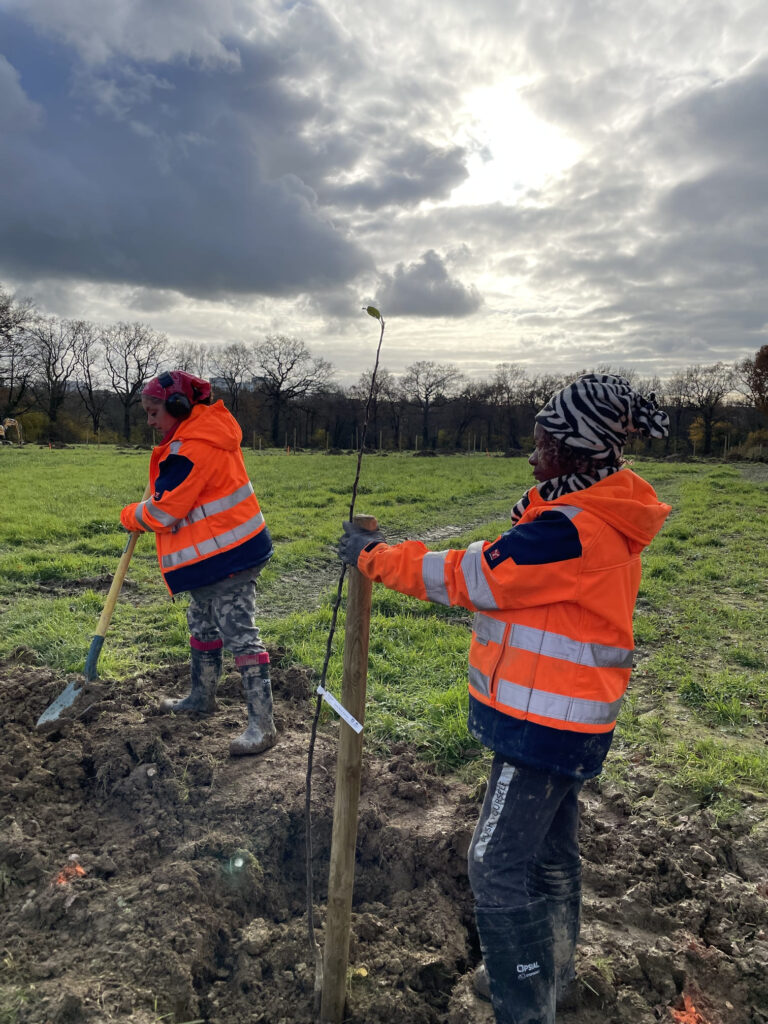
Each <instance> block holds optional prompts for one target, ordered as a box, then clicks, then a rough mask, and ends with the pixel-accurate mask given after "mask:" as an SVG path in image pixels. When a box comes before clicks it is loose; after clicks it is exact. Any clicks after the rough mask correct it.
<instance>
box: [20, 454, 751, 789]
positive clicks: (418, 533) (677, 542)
mask: <svg viewBox="0 0 768 1024" xmlns="http://www.w3.org/2000/svg"><path fill="white" fill-rule="evenodd" d="M245 454H246V463H247V465H248V469H249V472H250V474H251V477H252V479H253V482H254V486H255V488H256V492H257V494H258V495H259V499H260V501H261V504H262V507H263V509H264V512H265V514H266V516H267V521H268V523H269V527H270V530H271V532H272V535H273V538H274V540H275V551H276V553H275V557H274V559H273V560H272V562H271V563H270V564H269V566H268V567H267V568H266V570H265V571H264V573H263V574H262V577H261V579H260V583H259V604H260V608H261V609H262V611H261V614H260V620H259V622H260V625H261V626H262V629H263V633H264V637H265V640H266V642H267V644H268V645H269V646H272V647H280V648H282V649H284V650H285V652H286V657H287V659H288V660H289V661H292V662H299V663H302V664H305V665H307V666H310V667H311V668H313V669H314V670H315V672H316V673H318V674H319V672H320V669H321V666H322V662H323V655H324V652H325V646H326V638H327V630H328V625H329V622H330V617H331V602H332V599H333V596H334V595H335V585H334V584H335V580H337V579H338V572H339V563H338V560H337V558H336V555H335V545H336V540H337V538H338V536H339V533H340V523H341V520H342V519H344V518H347V515H348V511H349V497H350V491H351V485H352V480H353V478H354V472H355V465H356V458H355V456H352V455H345V456H326V455H322V454H313V455H303V454H299V455H291V456H287V455H285V454H284V453H282V452H280V453H277V452H270V453H264V454H261V453H256V452H246V453H245ZM147 464H148V452H147V451H139V450H132V449H117V448H112V447H110V448H107V447H103V448H93V447H91V448H73V449H65V450H53V451H51V450H49V449H35V448H32V447H26V448H23V449H3V450H2V451H0V471H2V474H3V480H4V483H5V485H6V486H5V494H6V502H5V507H4V515H3V516H2V519H0V611H1V612H2V617H3V630H2V633H0V657H4V656H7V655H8V654H9V653H10V652H11V651H13V650H14V648H16V647H18V646H24V647H27V648H30V649H31V650H33V651H34V652H36V654H37V656H38V658H39V660H40V661H41V663H45V664H48V665H50V666H52V667H53V668H55V669H57V670H58V671H60V672H61V673H62V675H65V674H66V673H68V672H75V671H79V670H81V669H82V666H83V663H84V659H85V655H86V653H87V649H88V645H89V643H90V638H91V635H92V633H93V631H94V629H95V626H96V623H97V621H98V618H99V615H100V613H101V608H102V606H103V602H104V599H105V594H106V590H105V588H104V586H103V584H102V586H101V588H100V589H94V587H96V586H97V584H96V583H95V582H94V581H96V580H99V579H100V578H103V577H105V576H111V574H112V573H113V572H114V569H115V567H116V565H117V562H118V560H119V557H120V553H121V551H122V548H123V545H124V542H125V534H124V533H123V532H122V530H120V528H119V526H118V516H119V510H120V508H121V507H122V505H124V504H125V503H127V502H129V501H135V500H137V499H138V498H139V497H140V495H141V493H142V491H143V489H144V485H145V475H146V469H147ZM634 468H635V469H636V470H637V471H638V472H639V473H640V474H641V475H642V476H644V477H646V479H648V480H649V481H650V482H651V483H652V484H653V485H654V486H655V487H656V488H657V490H658V492H659V495H660V497H662V498H663V499H664V500H666V501H667V502H668V503H669V504H671V505H672V506H673V512H672V515H671V516H670V519H669V520H668V522H667V524H666V525H665V527H664V529H663V531H662V533H661V534H660V536H659V537H658V538H657V539H656V540H655V542H654V543H653V544H652V545H651V547H650V549H649V550H647V551H646V552H645V554H644V559H643V560H644V575H643V582H642V586H641V590H640V596H639V600H638V609H637V614H636V630H635V632H636V644H637V648H638V650H637V664H636V670H635V673H634V675H633V680H632V683H631V688H630V693H629V695H628V698H627V700H626V701H625V705H624V708H623V710H622V714H621V717H620V720H619V726H618V729H617V736H616V740H615V742H614V747H613V749H612V752H611V754H610V755H609V762H608V765H607V769H608V771H609V773H613V775H614V777H619V776H621V777H623V778H625V779H627V780H628V783H627V784H628V785H629V784H630V783H631V780H630V778H629V774H631V773H629V774H628V773H627V772H626V771H625V770H624V768H622V767H621V766H622V765H623V764H624V763H625V762H626V761H627V758H628V757H629V758H631V759H635V760H636V759H637V758H641V759H642V760H643V761H644V762H645V763H647V764H649V765H654V766H655V767H656V769H657V770H658V771H660V772H663V774H664V777H665V779H666V780H667V782H669V783H671V784H672V785H674V786H675V787H677V788H678V789H679V790H680V791H681V792H683V791H685V792H687V793H689V794H693V796H694V798H696V799H700V800H701V801H704V802H709V803H714V804H717V805H718V806H720V807H721V808H725V807H729V806H733V805H734V801H737V800H738V794H739V791H740V787H751V788H752V789H754V790H755V791H756V792H758V793H760V794H763V797H765V796H766V795H768V778H767V777H766V766H765V758H766V755H765V741H766V737H768V616H766V614H765V592H766V587H767V586H768V516H767V515H766V513H767V512H768V483H766V481H765V480H761V479H760V478H759V477H757V478H755V479H748V478H747V476H746V475H745V474H743V473H741V472H740V471H739V469H738V468H736V467H732V466H721V465H717V464H714V463H663V462H652V461H640V460H638V461H637V463H636V465H635V467H634ZM530 482H531V478H530V469H529V467H528V466H527V463H526V460H525V459H504V458H501V457H491V458H488V457H485V456H472V457H467V456H456V457H453V458H437V459H414V458H413V457H411V456H405V455H390V456H386V457H384V456H379V455H373V456H366V459H365V460H364V462H363V473H362V478H361V483H360V488H359V497H358V502H357V508H356V511H358V512H371V513H373V514H375V515H376V516H377V517H378V518H379V521H380V525H381V527H382V528H383V530H384V531H385V533H386V535H387V537H388V539H391V540H393V541H397V540H401V539H403V538H405V537H427V538H431V539H430V541H429V543H430V546H431V547H433V548H437V549H439V548H445V547H449V546H450V547H457V546H461V547H463V546H466V544H468V543H470V542H471V541H473V540H477V539H481V538H485V537H488V538H490V537H493V536H495V535H496V534H498V533H499V532H501V531H502V530H504V529H506V528H507V526H508V522H509V519H508V516H509V509H510V507H511V505H512V504H513V503H514V502H515V501H516V500H517V498H518V497H519V496H520V494H521V493H522V491H523V490H524V489H525V487H527V486H529V484H530ZM185 607H186V598H185V597H181V598H180V599H178V600H177V601H175V602H171V601H170V600H169V598H168V594H167V592H166V590H165V588H164V586H163V584H162V582H161V579H160V574H159V571H158V568H157V563H156V558H155V553H154V543H153V539H152V538H151V537H142V538H141V539H140V541H139V544H138V545H137V549H136V553H135V555H134V558H133V561H132V563H131V567H130V570H129V573H128V582H127V585H126V588H125V590H124V593H123V595H122V596H121V599H120V602H119V603H118V607H117V609H116V611H115V614H114V616H113V620H112V623H111V625H110V629H109V633H108V636H107V641H106V643H105V645H104V648H103V651H102V654H101V658H100V661H99V668H100V672H101V674H102V675H103V676H114V677H117V678H120V677H124V676H128V675H132V674H134V673H136V672H138V671H140V670H141V669H147V668H156V667H159V666H162V665H165V664H168V663H169V662H179V661H183V660H185V659H186V657H187V654H188V636H187V627H186V619H185ZM469 621H470V617H469V614H468V613H467V612H465V611H463V610H461V609H445V608H442V607H439V606H431V605H427V604H424V603H422V602H419V601H416V600H413V599H411V598H407V597H403V596H402V595H399V594H395V593H392V592H389V591H386V590H384V589H383V588H381V587H376V588H374V600H373V609H372V620H371V641H370V669H369V685H368V705H367V711H366V716H367V717H366V734H367V742H368V743H369V744H370V745H371V746H373V747H375V748H378V749H386V748H388V747H390V746H391V745H393V744H395V743H403V742H405V743H408V744H411V745H412V746H413V747H414V748H415V749H416V750H417V751H418V752H419V753H420V755H421V756H423V757H424V758H426V759H428V760H431V761H432V762H434V763H435V765H437V766H438V767H439V768H440V769H442V770H447V769H456V768H458V767H461V766H463V765H466V763H467V761H468V760H471V759H473V758H475V757H476V756H477V754H478V752H479V751H478V748H477V745H476V744H475V743H474V741H473V740H472V739H471V737H469V736H468V734H467V731H466V724H465V720H466V708H467V695H466V656H467V650H468V645H469V629H468V625H469ZM343 628H344V610H343V608H342V612H341V615H340V617H339V625H338V630H337V640H336V644H335V648H334V653H333V657H332V660H331V663H330V668H329V675H328V683H329V686H330V688H331V689H332V690H335V691H336V692H338V689H339V684H340V675H341V642H342V637H343ZM324 714H326V715H327V717H329V718H330V717H331V713H330V712H327V713H326V712H324Z"/></svg>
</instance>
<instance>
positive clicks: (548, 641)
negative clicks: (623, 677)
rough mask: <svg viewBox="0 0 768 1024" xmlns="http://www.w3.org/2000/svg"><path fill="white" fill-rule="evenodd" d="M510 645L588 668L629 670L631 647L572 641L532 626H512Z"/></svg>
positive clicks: (631, 659)
mask: <svg viewBox="0 0 768 1024" xmlns="http://www.w3.org/2000/svg"><path fill="white" fill-rule="evenodd" d="M509 646H510V647H517V648H519V649H520V650H521V651H532V652H533V653H534V654H543V655H545V656H546V657H548V658H558V659H559V660H560V661H570V662H572V663H573V664H574V665H588V666H589V667H590V668H632V664H633V654H634V651H633V650H632V649H630V648H626V647H609V646H608V644H594V643H589V642H587V641H585V642H581V641H579V640H571V638H570V637H568V636H563V635H562V634H561V633H548V632H547V631H546V630H543V629H535V628H534V627H533V626H519V625H513V626H512V631H511V633H510V634H509Z"/></svg>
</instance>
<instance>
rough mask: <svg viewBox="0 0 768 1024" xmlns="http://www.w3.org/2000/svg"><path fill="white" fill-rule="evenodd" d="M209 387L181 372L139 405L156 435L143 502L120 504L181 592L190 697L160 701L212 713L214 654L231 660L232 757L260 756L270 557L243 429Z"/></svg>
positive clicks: (265, 718)
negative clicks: (264, 583)
mask: <svg viewBox="0 0 768 1024" xmlns="http://www.w3.org/2000/svg"><path fill="white" fill-rule="evenodd" d="M210 402H211V385H210V383H209V382H208V381H206V380H201V379H200V378H199V377H194V376H192V375H191V374H189V373H185V372H183V371H181V370H174V371H173V372H172V373H164V374H161V375H160V376H159V377H155V378H154V379H153V380H151V381H150V382H149V383H148V384H147V385H146V387H145V388H144V390H143V392H142V396H141V404H142V406H143V407H144V411H145V412H146V414H147V423H148V425H149V426H150V427H152V429H153V430H157V431H158V432H159V433H160V434H161V441H160V444H159V445H158V446H157V447H156V448H155V449H154V450H153V452H152V458H151V460H150V465H149V482H150V495H149V497H148V498H147V500H145V501H141V502H138V503H134V504H131V505H126V507H125V508H124V509H123V511H122V513H121V514H120V521H121V522H122V524H123V526H124V527H125V529H126V530H129V531H151V532H153V533H154V534H155V540H156V543H157V555H158V560H159V562H160V570H161V572H162V574H163V578H164V579H165V583H166V586H167V587H168V590H169V591H170V593H171V594H178V593H180V592H182V591H189V596H190V601H189V608H188V610H187V622H188V624H189V630H190V638H189V641H190V648H191V649H190V671H189V674H190V682H191V688H190V692H189V694H188V695H187V696H186V697H184V698H183V699H179V700H176V699H171V698H169V699H166V700H163V701H162V702H161V705H160V706H161V708H162V709H163V710H164V711H170V712H174V713H176V714H189V713H197V714H203V715H205V714H210V712H212V711H213V710H215V707H216V702H215V695H216V688H217V686H218V682H219V678H220V676H221V670H222V648H224V647H226V648H227V649H228V650H230V651H231V652H232V654H234V656H235V665H236V666H237V668H238V669H239V670H240V673H241V675H242V680H243V691H244V693H245V699H246V703H247V706H248V725H247V728H246V729H245V731H244V732H243V733H242V735H240V736H238V737H237V738H236V739H234V740H232V742H231V744H230V753H231V754H232V755H233V756H235V755H241V754H259V753H261V752H262V751H263V750H266V749H267V748H269V747H271V746H272V745H273V744H274V742H275V738H276V735H277V734H276V731H275V724H274V721H273V718H272V690H271V685H270V680H269V655H268V653H267V651H266V648H265V647H264V644H263V643H262V642H261V638H260V635H259V630H258V627H257V626H256V625H255V624H254V617H255V592H256V578H257V577H258V575H259V573H260V572H261V570H262V568H263V567H264V565H265V564H266V562H267V561H268V560H269V558H271V556H272V540H271V538H270V535H269V530H268V529H267V526H266V523H265V522H264V516H263V515H262V513H261V509H260V508H259V502H258V500H257V498H256V495H255V493H254V490H253V485H252V484H251V482H250V480H249V479H248V473H247V470H246V468H245V463H244V462H243V456H242V453H241V451H240V442H241V440H242V431H241V430H240V427H239V426H238V424H237V421H236V420H235V418H234V417H233V416H232V414H231V413H230V412H229V411H228V410H227V409H226V408H225V407H224V404H223V403H222V402H220V401H219V402H216V403H214V404H213V405H211V404H210Z"/></svg>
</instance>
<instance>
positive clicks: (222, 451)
mask: <svg viewBox="0 0 768 1024" xmlns="http://www.w3.org/2000/svg"><path fill="white" fill-rule="evenodd" d="M242 436H243V435H242V431H241V430H240V427H239V426H238V423H237V420H236V419H235V418H234V416H232V414H231V413H230V412H229V411H228V410H227V409H226V408H225V406H224V404H223V402H216V403H215V404H214V405H195V406H193V408H192V412H191V414H190V416H189V417H188V419H186V420H182V421H181V422H180V424H179V426H178V428H177V429H176V431H175V433H174V434H173V435H172V436H171V438H170V440H168V441H167V442H165V443H161V444H160V445H158V446H157V447H156V448H155V449H154V450H153V452H152V458H151V460H150V465H149V482H150V485H151V488H152V496H151V497H150V498H148V499H147V500H146V501H142V502H138V503H134V504H132V505H127V506H126V507H125V508H124V509H123V511H122V513H121V515H120V520H121V522H122V524H123V526H124V527H125V528H126V530H142V531H144V530H147V531H152V532H153V533H155V535H156V538H155V539H156V543H157V557H158V561H159V562H160V570H161V572H162V574H163V578H164V579H165V582H166V585H167V587H168V589H169V590H170V592H171V593H172V594H177V593H179V592H180V591H182V590H194V589H195V588H196V587H202V586H206V585H207V584H210V583H214V582H216V580H220V579H224V578H225V577H226V576H231V575H232V574H233V573H236V572H241V571H242V570H244V569H250V568H252V567H253V566H257V565H261V564H262V563H264V562H266V561H267V559H269V558H270V557H271V555H272V540H271V538H270V535H269V530H268V529H267V527H266V524H265V522H264V516H263V515H262V512H261V509H260V508H259V502H258V499H257V498H256V495H255V494H254V491H253V485H252V484H251V481H250V480H249V479H248V472H247V470H246V468H245V463H244V462H243V456H242V453H241V451H240V442H241V440H242Z"/></svg>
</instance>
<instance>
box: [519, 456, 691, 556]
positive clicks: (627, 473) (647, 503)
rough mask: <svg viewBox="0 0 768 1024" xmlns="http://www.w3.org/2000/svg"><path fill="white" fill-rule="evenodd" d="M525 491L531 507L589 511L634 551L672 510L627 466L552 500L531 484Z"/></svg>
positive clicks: (648, 537) (661, 523)
mask: <svg viewBox="0 0 768 1024" xmlns="http://www.w3.org/2000/svg"><path fill="white" fill-rule="evenodd" d="M529 493H530V498H531V506H532V507H536V508H538V507H540V506H542V505H547V506H557V505H577V506H578V507H579V508H582V509H584V511H585V512H592V513H593V515H595V516H597V517H598V518H599V519H601V520H603V522H605V523H608V525H609V526H612V527H613V528H614V529H616V530H618V531H619V532H620V533H622V534H623V535H624V536H625V537H626V538H627V539H628V540H630V541H633V542H634V545H635V546H636V547H637V549H638V550H639V549H640V548H644V547H646V546H647V545H648V544H650V542H651V541H652V540H653V538H654V537H655V536H656V534H657V533H658V532H659V530H660V529H661V527H662V526H663V524H664V520H665V519H666V518H667V516H668V515H669V513H670V512H671V511H672V509H671V507H670V506H669V505H665V504H664V502H663V501H659V499H658V497H657V495H656V492H655V491H654V489H653V487H651V485H650V484H649V483H648V482H647V481H646V480H643V478H642V477H639V476H638V475H637V473H633V472H632V470H631V469H622V470H620V471H619V472H618V473H612V474H611V475H610V476H607V477H606V478H605V479H604V480H599V481H598V482H597V483H596V484H592V486H591V487H586V488H585V489H584V490H583V491H574V492H572V493H571V494H564V495H562V497H560V498H556V499H555V500H554V501H544V500H543V499H542V498H541V495H540V494H539V492H538V491H537V490H536V488H535V487H534V488H532V490H531V491H530V492H529Z"/></svg>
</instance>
